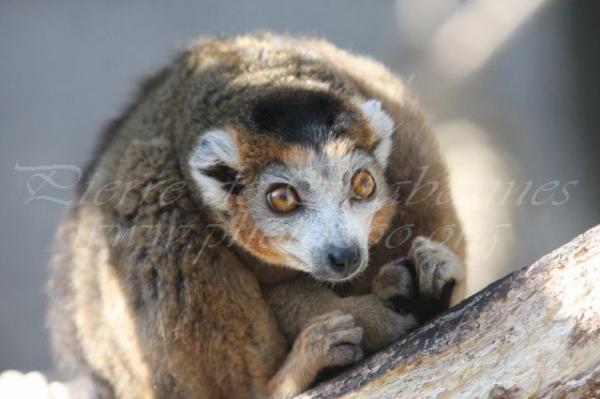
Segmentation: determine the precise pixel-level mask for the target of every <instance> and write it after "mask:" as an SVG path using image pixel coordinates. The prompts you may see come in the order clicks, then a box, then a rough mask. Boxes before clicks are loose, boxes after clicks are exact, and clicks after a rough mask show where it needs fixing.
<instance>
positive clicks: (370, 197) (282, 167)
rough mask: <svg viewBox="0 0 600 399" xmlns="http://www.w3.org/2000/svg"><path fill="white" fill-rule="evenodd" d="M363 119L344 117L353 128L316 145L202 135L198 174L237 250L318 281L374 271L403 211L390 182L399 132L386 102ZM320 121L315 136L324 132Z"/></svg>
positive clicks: (222, 133) (365, 106) (234, 134)
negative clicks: (376, 249) (371, 258)
mask: <svg viewBox="0 0 600 399" xmlns="http://www.w3.org/2000/svg"><path fill="white" fill-rule="evenodd" d="M295 105H296V106H295V108H296V110H297V111H299V112H302V111H303V109H302V106H298V105H297V104H295ZM271 111H273V110H272V109H270V110H269V112H271ZM355 111H356V114H355V117H354V118H348V117H347V116H346V117H345V123H346V124H348V123H351V124H352V123H354V124H356V126H354V129H350V128H344V127H339V126H338V128H339V129H345V133H344V134H338V133H335V132H334V130H333V128H332V127H331V126H329V127H328V128H327V129H325V130H322V131H323V132H325V134H322V135H320V136H317V135H315V136H314V138H313V142H312V143H311V142H307V141H305V140H302V141H299V142H295V141H294V140H289V137H286V140H282V139H281V135H275V136H274V135H264V134H249V133H242V132H240V129H238V130H235V129H226V128H225V129H218V130H211V131H208V132H205V133H203V134H202V135H201V136H200V138H199V140H198V144H197V146H196V149H195V151H194V152H193V153H192V156H191V158H190V162H189V166H190V168H191V175H192V177H193V179H194V181H195V183H196V184H197V186H198V189H199V192H200V194H201V196H202V199H203V201H204V202H205V203H206V204H207V205H209V206H210V207H212V208H213V209H214V210H215V212H216V213H217V214H220V215H221V220H223V226H224V229H225V230H226V231H227V232H228V233H229V234H230V235H231V237H233V239H234V240H235V242H236V243H237V244H239V245H241V246H242V247H243V248H245V249H246V250H247V251H249V252H251V253H253V254H254V255H256V256H258V257H259V258H261V259H263V260H266V261H267V262H270V263H273V264H278V265H283V266H287V267H291V268H294V269H298V270H301V271H304V272H307V273H310V274H312V275H313V276H314V277H315V278H317V279H319V280H325V281H342V280H347V279H351V278H352V277H354V276H357V275H358V274H359V273H360V272H361V271H363V270H364V269H365V268H366V267H367V264H368V249H369V246H370V245H372V244H373V243H374V242H376V241H378V240H379V239H380V237H381V235H382V234H383V232H384V231H385V229H386V228H387V225H388V223H389V221H390V219H391V217H392V215H393V212H394V203H393V201H392V200H391V199H390V196H389V192H388V187H387V185H386V180H385V176H384V170H385V167H386V164H387V158H388V156H389V153H390V148H391V142H390V141H391V135H392V130H393V124H392V120H391V118H390V117H389V116H388V115H387V114H386V113H385V112H384V111H383V110H382V109H381V106H380V104H379V102H377V101H374V100H369V101H366V102H362V103H360V104H358V106H356V108H355ZM277 115H279V114H277ZM269 117H270V121H271V122H272V121H273V119H275V121H276V120H277V116H272V115H270V116H269ZM286 118H287V119H286V121H289V117H286ZM302 120H303V121H305V122H306V121H307V118H306V117H303V118H302ZM333 120H334V119H332V118H329V122H328V123H329V124H330V125H331V124H332V123H335V122H332V121H333ZM309 122H310V121H309ZM312 122H314V121H312ZM317 122H318V121H317ZM317 122H314V123H310V127H309V128H312V129H322V128H323V127H322V126H319V123H317ZM293 124H294V123H293V121H292V123H291V125H293ZM288 125H290V123H288ZM314 141H318V143H316V144H317V145H314V144H315V143H314ZM259 158H260V162H258V161H257V160H258V159H259Z"/></svg>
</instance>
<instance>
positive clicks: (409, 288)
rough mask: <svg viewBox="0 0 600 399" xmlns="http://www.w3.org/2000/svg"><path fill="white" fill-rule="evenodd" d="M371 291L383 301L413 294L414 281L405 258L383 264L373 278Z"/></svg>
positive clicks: (408, 296)
mask: <svg viewBox="0 0 600 399" xmlns="http://www.w3.org/2000/svg"><path fill="white" fill-rule="evenodd" d="M372 292H373V294H375V295H376V296H377V297H379V298H380V299H382V300H383V301H386V302H387V301H389V300H390V299H392V298H394V297H397V296H401V297H406V298H412V297H413V296H414V295H415V282H414V279H413V276H412V273H411V271H410V265H409V263H408V259H407V258H402V259H398V260H396V261H393V262H390V263H387V264H385V265H384V266H382V267H381V269H380V270H379V273H378V274H377V276H376V277H375V279H373V285H372Z"/></svg>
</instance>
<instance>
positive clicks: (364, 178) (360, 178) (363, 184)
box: [351, 169, 375, 200]
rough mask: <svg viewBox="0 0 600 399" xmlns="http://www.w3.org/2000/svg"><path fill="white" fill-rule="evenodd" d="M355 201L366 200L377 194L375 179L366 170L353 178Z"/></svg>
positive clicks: (357, 173)
mask: <svg viewBox="0 0 600 399" xmlns="http://www.w3.org/2000/svg"><path fill="white" fill-rule="evenodd" d="M351 183H352V190H354V195H353V199H356V200H364V199H367V198H369V197H371V196H372V195H373V193H374V192H375V179H373V176H371V174H370V173H369V172H367V171H366V170H364V169H361V170H359V171H358V172H356V173H355V174H354V176H352V181H351Z"/></svg>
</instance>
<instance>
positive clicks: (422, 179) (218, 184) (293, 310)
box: [49, 34, 465, 398]
mask: <svg viewBox="0 0 600 399" xmlns="http://www.w3.org/2000/svg"><path fill="white" fill-rule="evenodd" d="M422 187H428V188H427V189H426V190H422V189H421V188H422ZM430 187H435V191H436V194H435V195H432V192H431V189H430ZM77 195H78V196H77V200H76V201H75V202H74V203H73V205H72V206H71V208H70V209H69V211H68V212H67V214H66V216H65V218H64V221H63V222H62V225H61V226H60V228H59V231H58V234H57V244H56V251H55V255H54V258H53V262H52V276H51V280H50V284H49V285H50V302H51V304H50V310H49V325H50V330H51V336H52V343H53V348H54V352H55V354H56V357H57V361H58V363H59V365H60V366H61V368H62V369H63V370H64V371H65V373H67V374H68V377H69V378H70V381H72V383H71V386H72V388H73V389H75V390H78V395H79V396H78V397H90V398H247V397H252V398H269V397H273V398H279V397H291V396H293V395H295V394H298V393H300V392H302V391H303V390H305V389H306V388H307V387H309V386H310V385H311V384H312V383H314V381H315V379H316V378H317V376H318V375H319V373H321V372H322V371H323V370H326V369H329V368H332V367H339V366H348V365H351V364H353V363H355V362H357V361H358V360H360V359H361V358H362V357H363V356H365V355H368V354H369V353H373V352H375V351H377V350H379V349H381V348H383V347H385V346H387V345H389V344H391V343H392V342H394V341H395V340H397V339H398V338H400V337H401V336H402V335H404V334H406V333H407V332H408V331H410V330H411V329H413V328H415V327H416V326H417V325H418V324H419V323H420V322H421V321H423V320H425V319H427V318H428V317H431V315H433V314H435V313H437V312H439V311H441V310H443V309H444V308H445V307H447V306H448V303H449V301H450V300H452V301H453V302H455V301H457V300H458V299H460V298H461V296H462V295H463V289H464V288H463V287H464V267H463V263H462V262H463V260H464V256H465V248H464V247H465V244H464V238H463V237H462V232H461V227H460V223H459V221H458V220H457V217H456V214H455V211H454V207H453V205H452V200H451V197H450V194H449V191H448V184H447V176H446V171H445V165H444V163H443V161H442V158H441V156H440V154H439V149H438V146H437V143H436V141H435V138H434V136H433V135H432V133H431V132H430V131H429V129H428V127H427V125H426V122H425V120H424V117H423V115H422V113H421V111H420V110H419V109H418V107H417V106H416V105H415V104H414V103H413V101H412V100H411V99H410V98H409V96H408V94H407V92H406V89H405V87H404V86H403V85H402V83H401V81H400V80H398V79H397V78H395V77H394V76H393V75H392V74H391V73H390V72H389V71H388V70H387V69H386V68H384V67H383V66H381V65H380V64H378V63H376V62H375V61H373V60H371V59H369V58H366V57H362V56H357V55H352V54H350V53H347V52H345V51H342V50H339V49H337V48H336V47H334V46H333V45H331V44H329V43H327V42H325V41H322V40H318V39H297V38H287V37H280V36H273V35H268V34H258V35H244V36H237V37H232V38H225V39H218V40H205V41H201V42H198V43H196V44H193V45H192V46H190V47H189V48H188V49H186V50H185V51H184V52H183V53H182V54H180V55H179V56H178V57H177V58H176V59H175V60H174V61H173V62H172V63H171V64H169V65H168V66H166V67H165V68H164V69H162V70H161V71H159V72H158V73H157V74H156V75H154V76H152V77H151V78H150V79H148V80H147V81H146V82H145V83H144V84H143V85H142V87H141V89H140V92H139V94H138V96H137V98H136V100H135V101H134V102H133V104H132V105H131V106H130V107H129V108H128V109H127V110H126V111H125V112H124V114H123V115H122V116H121V117H120V118H119V119H118V120H116V121H115V122H113V123H112V124H111V125H110V126H109V127H108V129H107V130H106V131H105V133H104V135H103V136H102V138H101V140H100V142H99V144H98V147H97V150H96V153H95V155H94V157H93V159H92V160H91V162H90V163H89V165H88V167H87V169H86V171H85V172H84V175H83V179H82V181H81V183H80V188H79V191H78V194H77ZM440 198H442V200H440ZM450 296H452V299H451V298H450Z"/></svg>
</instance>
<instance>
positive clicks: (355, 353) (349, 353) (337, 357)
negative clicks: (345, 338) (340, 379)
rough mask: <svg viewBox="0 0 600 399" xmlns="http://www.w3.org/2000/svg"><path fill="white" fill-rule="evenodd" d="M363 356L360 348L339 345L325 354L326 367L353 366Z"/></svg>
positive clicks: (350, 345)
mask: <svg viewBox="0 0 600 399" xmlns="http://www.w3.org/2000/svg"><path fill="white" fill-rule="evenodd" d="M363 356H364V352H363V350H362V349H361V348H360V346H358V345H355V344H340V345H337V346H335V347H333V348H331V350H330V351H329V352H328V353H327V367H337V366H347V365H350V364H354V363H356V362H358V361H359V360H360V359H362V358H363Z"/></svg>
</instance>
